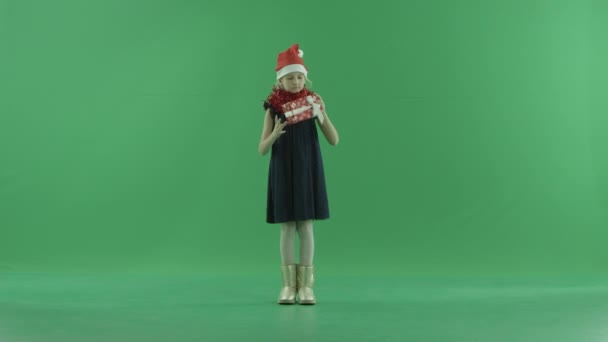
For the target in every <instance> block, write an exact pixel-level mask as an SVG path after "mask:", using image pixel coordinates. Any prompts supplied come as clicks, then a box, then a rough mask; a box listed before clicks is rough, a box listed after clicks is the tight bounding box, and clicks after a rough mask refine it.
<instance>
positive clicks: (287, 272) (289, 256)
mask: <svg viewBox="0 0 608 342" xmlns="http://www.w3.org/2000/svg"><path fill="white" fill-rule="evenodd" d="M295 239H296V223H295V222H287V223H282V224H281V243H280V250H281V273H282V274H283V287H282V288H281V293H279V300H278V302H279V304H294V303H295V300H296V272H297V268H296V265H295V252H294V243H295Z"/></svg>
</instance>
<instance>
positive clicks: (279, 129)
mask: <svg viewBox="0 0 608 342" xmlns="http://www.w3.org/2000/svg"><path fill="white" fill-rule="evenodd" d="M285 126H287V121H285V122H283V123H281V119H280V118H279V117H278V116H275V118H274V129H273V130H272V135H273V136H274V137H275V139H278V138H279V137H280V136H281V135H283V134H285V133H287V132H286V131H284V130H283V128H285Z"/></svg>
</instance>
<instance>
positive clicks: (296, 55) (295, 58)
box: [275, 44, 308, 80]
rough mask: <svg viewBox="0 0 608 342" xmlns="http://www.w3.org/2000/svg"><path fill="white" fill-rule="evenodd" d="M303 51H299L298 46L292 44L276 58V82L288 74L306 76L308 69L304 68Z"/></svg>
mask: <svg viewBox="0 0 608 342" xmlns="http://www.w3.org/2000/svg"><path fill="white" fill-rule="evenodd" d="M302 56H304V51H302V50H300V48H299V45H298V44H293V45H292V46H291V47H289V49H287V50H285V51H283V52H281V53H279V57H277V67H276V68H275V70H276V72H277V80H278V79H280V78H281V77H283V76H285V75H287V74H289V73H290V72H301V73H303V74H304V76H306V75H307V74H308V69H306V66H304V60H303V59H302Z"/></svg>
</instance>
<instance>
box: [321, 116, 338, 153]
mask: <svg viewBox="0 0 608 342" xmlns="http://www.w3.org/2000/svg"><path fill="white" fill-rule="evenodd" d="M317 122H318V123H319V126H321V131H322V132H323V135H324V136H325V139H327V142H329V144H330V145H332V146H336V145H338V141H339V140H340V137H339V136H338V131H337V130H336V127H334V124H332V123H331V120H329V116H328V115H327V113H325V120H323V123H321V122H320V121H319V120H317Z"/></svg>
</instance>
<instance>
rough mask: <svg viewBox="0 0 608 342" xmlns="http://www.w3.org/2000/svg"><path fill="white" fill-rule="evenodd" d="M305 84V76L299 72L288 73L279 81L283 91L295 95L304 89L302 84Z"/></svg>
mask: <svg viewBox="0 0 608 342" xmlns="http://www.w3.org/2000/svg"><path fill="white" fill-rule="evenodd" d="M305 82H306V76H304V74H303V73H301V72H292V73H289V74H287V75H285V76H283V77H281V79H280V80H279V83H280V84H281V86H282V87H283V89H285V90H287V91H288V92H290V93H297V92H299V91H300V90H302V89H304V83H305Z"/></svg>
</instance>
